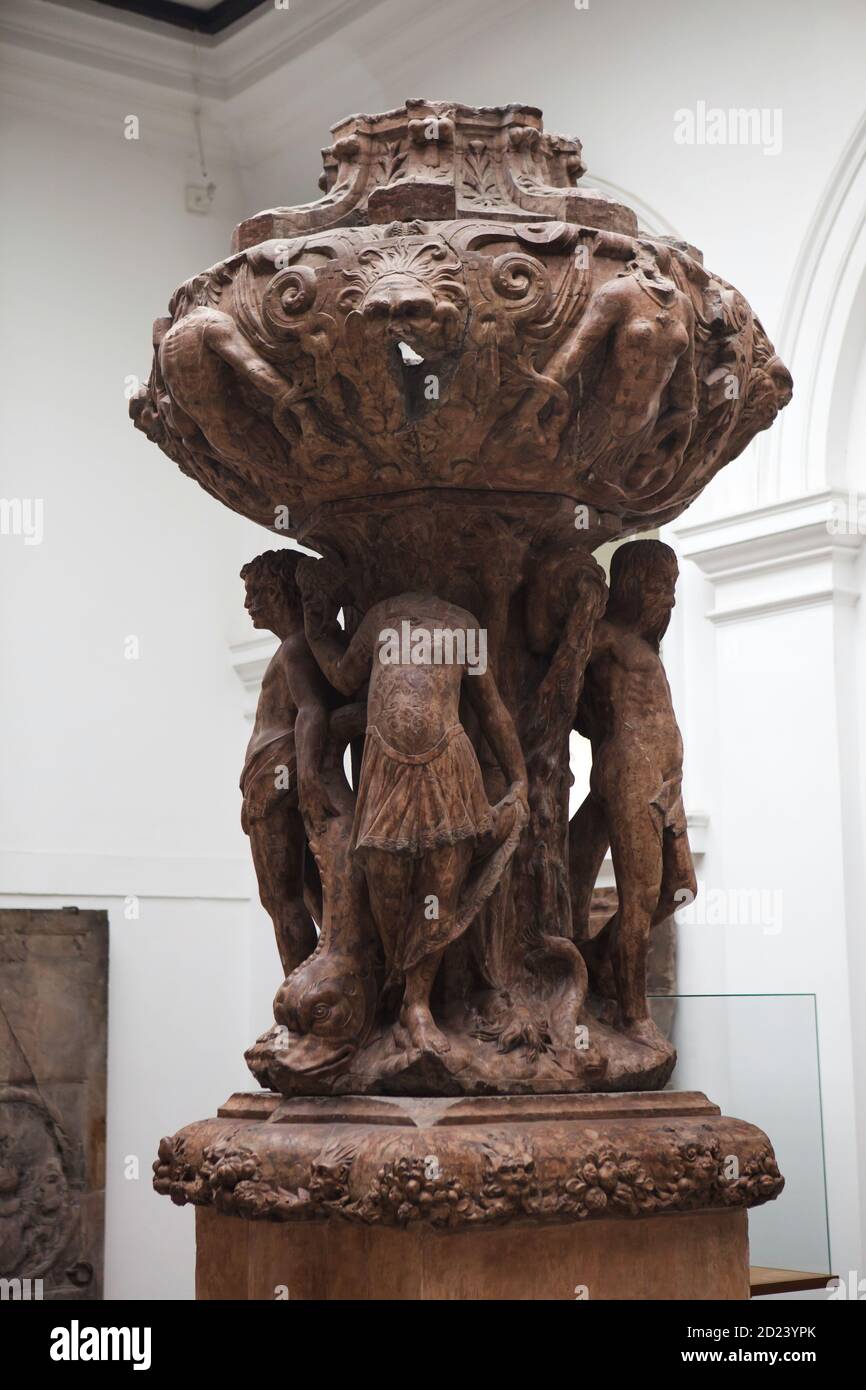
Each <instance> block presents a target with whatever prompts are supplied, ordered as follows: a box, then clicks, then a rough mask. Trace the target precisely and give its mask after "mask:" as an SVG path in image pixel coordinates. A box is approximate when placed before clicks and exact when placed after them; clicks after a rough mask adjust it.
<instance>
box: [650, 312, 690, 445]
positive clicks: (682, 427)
mask: <svg viewBox="0 0 866 1390" xmlns="http://www.w3.org/2000/svg"><path fill="white" fill-rule="evenodd" d="M694 318H695V316H694V310H693V309H692V307H691V305H690V304H687V308H686V325H685V326H686V328H687V329H688V333H689V341H688V345H687V347H686V348H685V350H684V351H683V352H681V353H680V356H679V357H678V358H677V364H676V366H675V367H674V370H673V373H672V375H671V379H670V381H669V382H668V395H667V409H666V410H665V412H664V415H663V416H662V417H661V419H660V420H659V427H658V428H659V432H660V431H661V430H666V431H668V430H670V429H671V428H673V431H674V433H675V434H676V436H677V443H676V449H677V451H679V450H681V449H684V448H685V446H686V444H688V442H689V438H690V436H691V432H692V421H693V420H694V419H695V417H696V415H697V413H698V381H697V376H696V374H695V341H694V337H695V335H694Z"/></svg>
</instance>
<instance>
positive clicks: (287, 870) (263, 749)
mask: <svg viewBox="0 0 866 1390" xmlns="http://www.w3.org/2000/svg"><path fill="white" fill-rule="evenodd" d="M300 558H301V557H300V555H299V554H298V553H297V552H296V551H292V550H269V551H266V553H265V554H264V555H259V556H258V557H257V558H256V559H255V560H252V561H251V562H250V564H248V565H244V568H243V569H242V570H241V578H242V579H243V580H244V582H245V584H246V591H247V597H246V603H245V607H246V609H247V612H248V613H249V615H250V617H251V618H252V621H253V626H254V627H257V628H267V629H270V631H271V632H273V633H275V635H276V636H277V637H279V638H280V646H279V649H278V650H277V652H276V653H275V654H274V656H273V657H272V658H271V661H270V663H269V665H268V668H267V670H266V671H265V674H264V676H263V678H262V688H261V694H260V696H259V702H258V708H257V710H256V718H255V724H254V725H253V732H252V736H251V738H250V741H249V744H248V746H247V752H246V757H245V759H244V768H243V772H242V773H241V783H240V785H241V791H242V793H243V798H244V800H243V807H242V810H241V824H242V825H243V828H244V830H245V831H246V833H247V834H248V835H249V837H250V848H251V849H252V854H253V863H254V865H255V869H256V877H257V879H258V884H259V893H260V896H261V900H262V906H263V907H264V908H265V910H266V911H267V912H268V914H269V916H270V917H271V920H272V921H273V924H274V932H275V934H276V938H277V949H278V950H279V953H280V961H281V962H282V966H283V971H284V973H285V974H286V975H289V974H290V973H291V971H292V970H294V969H295V967H296V966H297V965H299V964H300V963H301V961H302V960H304V959H305V958H306V957H307V956H308V955H309V954H310V952H311V951H312V950H313V949H314V947H315V945H316V932H315V928H314V926H313V922H312V919H311V917H310V914H309V912H308V911H307V909H306V907H305V905H304V854H305V846H306V834H305V829H304V822H303V817H302V811H303V813H304V814H306V815H307V817H308V818H309V821H310V824H311V825H313V826H315V825H318V824H320V823H321V821H322V820H323V819H324V817H325V816H326V815H327V814H329V812H330V811H331V810H332V807H331V804H330V800H329V798H328V795H327V792H326V790H325V788H324V787H323V785H322V782H321V780H320V777H319V768H320V765H321V759H322V753H323V750H324V744H325V738H326V736H327V729H328V705H329V699H328V690H327V685H326V683H325V681H324V679H323V677H322V673H321V670H320V669H319V666H318V664H317V663H316V661H315V660H314V658H313V656H312V654H311V652H310V649H309V647H308V646H307V641H306V638H305V636H304V625H303V617H302V612H301V601H300V595H299V594H298V591H297V588H296V586H295V567H296V565H297V562H298V560H299V559H300ZM331 703H332V702H331Z"/></svg>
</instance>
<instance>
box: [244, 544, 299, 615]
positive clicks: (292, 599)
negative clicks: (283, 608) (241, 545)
mask: <svg viewBox="0 0 866 1390" xmlns="http://www.w3.org/2000/svg"><path fill="white" fill-rule="evenodd" d="M302 559H303V555H302V553H301V552H300V551H299V550H265V551H264V552H263V553H262V554H261V555H257V556H256V558H255V559H254V560H250V561H249V563H248V564H246V565H244V567H243V569H242V570H241V579H243V580H247V579H250V580H252V582H253V584H267V583H268V582H269V581H275V582H276V583H277V584H279V585H280V587H281V588H282V590H283V593H284V594H285V597H286V601H287V602H288V603H289V604H290V605H291V607H292V608H294V609H297V610H298V611H300V609H301V595H300V592H299V590H298V585H297V580H296V576H295V572H296V570H297V567H298V561H299V560H302Z"/></svg>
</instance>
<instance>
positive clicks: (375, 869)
mask: <svg viewBox="0 0 866 1390" xmlns="http://www.w3.org/2000/svg"><path fill="white" fill-rule="evenodd" d="M361 862H362V865H363V869H364V877H365V878H366V880H367V893H368V896H369V898H370V911H371V912H372V914H373V921H374V922H375V923H376V930H377V931H378V933H379V940H380V941H381V943H382V950H383V951H384V952H385V960H386V961H387V963H388V966H389V967H390V966H392V965H393V964H394V961H395V959H399V956H400V942H401V941H402V940H403V938H404V937H405V935H406V932H407V930H408V926H409V920H410V917H411V914H412V879H413V876H414V872H415V861H414V860H413V859H411V858H410V857H409V855H408V854H394V853H392V852H391V851H390V850H384V849H365V850H364V852H363V858H362V860H361Z"/></svg>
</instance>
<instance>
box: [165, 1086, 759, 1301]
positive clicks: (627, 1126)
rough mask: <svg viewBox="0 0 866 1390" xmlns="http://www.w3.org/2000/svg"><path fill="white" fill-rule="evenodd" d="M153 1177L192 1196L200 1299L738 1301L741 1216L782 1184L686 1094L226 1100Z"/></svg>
mask: <svg viewBox="0 0 866 1390" xmlns="http://www.w3.org/2000/svg"><path fill="white" fill-rule="evenodd" d="M154 1169H155V1178H154V1186H155V1188H156V1190H157V1192H160V1193H164V1194H166V1195H169V1196H170V1197H171V1199H172V1200H173V1201H174V1202H177V1203H179V1204H183V1203H186V1202H191V1203H194V1204H195V1205H197V1206H198V1207H200V1208H202V1210H201V1211H200V1213H199V1223H198V1233H199V1261H198V1289H199V1293H198V1296H199V1297H201V1298H245V1297H251V1298H274V1297H283V1296H286V1295H287V1296H289V1297H296V1298H354V1297H367V1298H369V1297H373V1298H450V1297H459V1298H506V1297H525V1298H574V1297H575V1287H576V1286H581V1287H585V1288H586V1289H587V1292H588V1295H589V1296H590V1297H601V1298H648V1297H663V1298H687V1297H697V1298H740V1297H747V1296H748V1277H747V1276H748V1240H747V1227H746V1219H745V1212H746V1209H747V1208H748V1207H751V1206H757V1205H760V1204H761V1203H763V1202H766V1201H769V1200H772V1199H773V1198H774V1197H776V1196H777V1195H778V1193H779V1192H780V1191H781V1189H782V1186H783V1179H782V1178H781V1177H780V1175H779V1170H778V1167H777V1165H776V1161H775V1156H774V1154H773V1150H772V1147H771V1145H770V1142H769V1140H768V1139H767V1136H766V1135H765V1134H763V1133H762V1132H761V1130H759V1129H756V1128H755V1127H754V1126H753V1125H749V1124H745V1123H744V1122H743V1121H741V1120H734V1119H728V1118H725V1117H723V1116H722V1115H721V1113H720V1111H719V1108H718V1106H715V1105H713V1104H712V1103H711V1102H710V1101H708V1100H707V1098H706V1096H703V1095H701V1094H700V1093H698V1092H663V1093H658V1094H654V1095H608V1096H602V1095H579V1096H573V1095H572V1096H549V1095H547V1096H535V1097H531V1098H530V1097H520V1096H509V1097H483V1098H473V1099H455V1100H446V1099H427V1100H416V1099H406V1100H403V1099H398V1098H395V1099H393V1100H392V1099H387V1100H386V1099H382V1098H375V1097H358V1096H347V1097H344V1098H343V1099H338V1098H334V1097H299V1098H297V1099H292V1100H287V1099H285V1098H283V1097H280V1096H277V1095H273V1094H262V1095H243V1094H241V1095H235V1096H233V1097H232V1098H231V1099H230V1100H229V1101H228V1102H227V1103H226V1105H225V1106H223V1107H222V1108H221V1110H220V1113H219V1115H218V1116H217V1117H216V1118H215V1119H211V1120H203V1121H200V1122H198V1123H196V1124H192V1125H188V1126H187V1127H186V1128H185V1129H183V1130H181V1131H180V1132H179V1133H178V1134H177V1135H175V1136H174V1137H173V1138H171V1139H164V1140H163V1141H162V1143H161V1144H160V1156H159V1159H158V1160H157V1162H156V1163H155V1164H154ZM452 1237H459V1248H458V1247H454V1248H453V1250H450V1251H449V1248H448V1247H449V1244H450V1240H451V1238H452ZM457 1256H459V1258H457Z"/></svg>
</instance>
